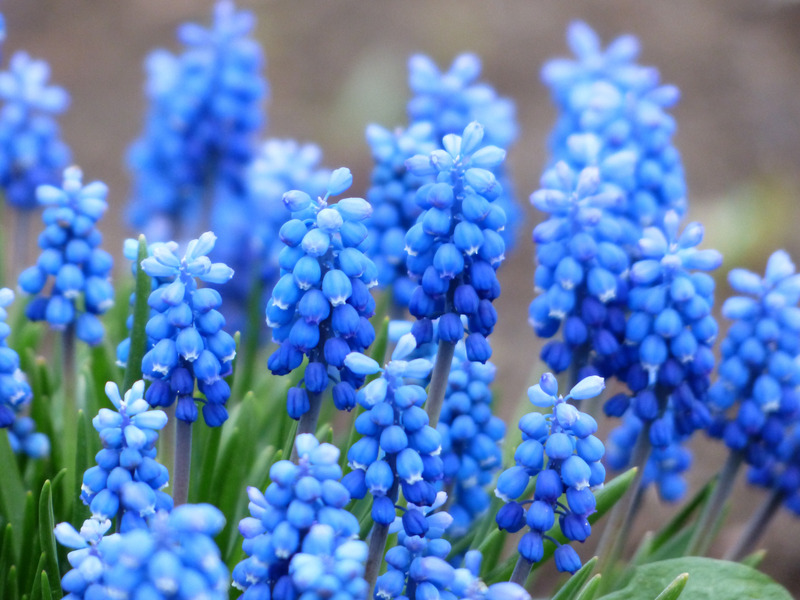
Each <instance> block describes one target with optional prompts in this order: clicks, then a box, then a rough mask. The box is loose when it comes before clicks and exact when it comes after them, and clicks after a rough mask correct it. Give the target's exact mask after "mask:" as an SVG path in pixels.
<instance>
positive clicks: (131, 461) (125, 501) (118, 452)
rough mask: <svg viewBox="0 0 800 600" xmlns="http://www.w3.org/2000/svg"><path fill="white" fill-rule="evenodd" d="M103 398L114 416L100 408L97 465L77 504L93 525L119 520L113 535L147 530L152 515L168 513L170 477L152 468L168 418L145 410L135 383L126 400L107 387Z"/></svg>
mask: <svg viewBox="0 0 800 600" xmlns="http://www.w3.org/2000/svg"><path fill="white" fill-rule="evenodd" d="M105 392H106V396H108V399H109V400H111V403H112V404H113V405H114V408H115V409H116V410H111V409H108V408H101V409H100V412H99V413H98V415H97V416H96V417H95V418H94V419H92V425H93V426H94V428H95V430H96V431H97V432H98V433H99V434H100V440H101V441H102V443H103V449H102V450H100V452H98V453H97V455H96V457H95V458H96V460H97V465H96V466H94V467H90V468H89V469H87V471H86V472H85V473H84V475H83V485H81V500H82V501H83V503H84V504H86V505H87V506H89V507H90V508H91V510H92V518H93V519H96V520H98V521H104V520H106V519H112V520H113V519H117V530H118V531H121V532H123V533H125V532H126V531H131V530H133V529H141V528H144V527H146V523H145V519H146V518H147V517H148V516H150V515H152V514H154V513H155V512H156V511H158V510H166V511H169V510H171V509H172V498H171V497H170V496H169V495H167V494H166V493H164V492H162V491H161V489H162V488H164V487H166V486H167V485H169V473H168V472H167V468H166V467H165V466H164V465H162V464H160V463H158V462H156V442H157V441H158V431H159V430H161V429H163V428H164V426H165V425H166V424H167V415H166V414H165V413H164V412H163V411H160V410H149V409H150V406H149V405H148V404H147V401H146V400H145V399H144V381H141V380H140V381H137V382H136V383H134V384H133V387H132V388H131V389H130V390H128V391H126V392H125V396H124V398H123V397H121V396H120V393H119V389H118V388H117V384H115V383H113V382H110V381H109V382H108V383H107V384H106V388H105Z"/></svg>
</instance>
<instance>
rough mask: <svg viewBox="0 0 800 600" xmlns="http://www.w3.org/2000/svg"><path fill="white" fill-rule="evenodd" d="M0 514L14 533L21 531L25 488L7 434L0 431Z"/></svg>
mask: <svg viewBox="0 0 800 600" xmlns="http://www.w3.org/2000/svg"><path fill="white" fill-rule="evenodd" d="M0 512H1V513H2V514H3V516H4V517H5V518H6V520H7V521H8V522H9V523H11V525H12V527H13V528H14V530H15V531H20V532H21V531H23V529H22V520H23V518H24V516H25V486H24V485H23V483H22V474H21V473H20V472H19V465H18V463H17V457H16V456H15V455H14V451H13V450H12V449H11V442H9V441H8V433H7V432H5V431H0ZM20 541H21V540H20ZM18 543H19V542H18Z"/></svg>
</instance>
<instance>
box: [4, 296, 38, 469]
mask: <svg viewBox="0 0 800 600" xmlns="http://www.w3.org/2000/svg"><path fill="white" fill-rule="evenodd" d="M13 301H14V292H13V291H11V290H10V289H8V288H0V428H5V429H6V431H7V432H8V441H9V443H10V444H11V449H12V450H13V451H14V453H15V454H25V455H26V456H30V457H31V458H42V457H44V456H46V455H47V454H49V452H50V440H48V439H47V436H46V435H45V434H43V433H38V432H36V423H34V421H33V419H31V418H30V417H28V416H24V411H25V409H26V408H27V406H28V405H29V404H30V401H31V398H32V397H33V392H32V391H31V386H30V385H29V384H28V379H27V377H25V373H23V372H22V370H21V369H20V366H19V355H18V354H17V352H16V350H14V349H13V348H11V347H10V346H9V345H8V341H7V340H8V336H9V335H10V334H11V328H10V327H9V326H8V323H7V322H6V320H7V319H8V311H7V310H6V309H7V308H8V306H9V305H10V304H11V303H12V302H13Z"/></svg>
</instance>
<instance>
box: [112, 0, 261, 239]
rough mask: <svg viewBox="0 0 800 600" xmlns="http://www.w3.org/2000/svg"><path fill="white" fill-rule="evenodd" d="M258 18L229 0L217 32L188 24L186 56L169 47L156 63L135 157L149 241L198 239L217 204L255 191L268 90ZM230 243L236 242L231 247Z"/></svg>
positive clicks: (217, 11)
mask: <svg viewBox="0 0 800 600" xmlns="http://www.w3.org/2000/svg"><path fill="white" fill-rule="evenodd" d="M254 24H255V18H254V16H253V14H252V13H250V12H246V11H237V10H236V7H235V6H234V4H233V2H230V1H228V0H220V1H218V2H217V3H216V5H215V7H214V17H213V23H212V25H211V26H210V27H209V28H206V27H203V26H201V25H198V24H194V23H189V24H184V25H182V26H181V27H180V28H179V29H178V32H177V36H178V40H179V41H180V42H181V44H183V46H184V47H185V51H184V52H183V54H181V55H173V54H171V53H169V52H167V51H165V50H159V51H156V52H154V53H153V54H151V55H150V56H149V57H148V59H147V62H146V67H147V71H148V83H147V87H146V94H147V96H148V100H149V109H148V114H147V118H146V123H145V127H144V131H143V133H142V135H141V137H140V138H139V139H138V140H137V141H136V142H134V144H133V145H132V147H131V149H130V152H129V157H128V163H129V168H130V170H131V171H132V174H133V177H134V192H133V197H132V198H131V203H130V207H129V211H130V213H129V214H130V219H131V222H132V224H133V225H134V226H136V227H137V228H145V231H146V233H147V237H148V238H149V239H152V240H154V241H164V240H166V239H170V238H172V237H175V236H176V235H181V234H183V237H188V235H186V233H187V232H192V231H193V230H194V229H196V228H197V227H202V226H203V225H204V224H205V225H207V224H208V221H207V219H208V215H209V213H210V210H211V206H209V205H208V203H209V202H210V201H211V200H213V201H214V202H217V201H223V200H224V201H225V202H227V201H237V200H238V199H239V198H241V197H242V196H243V195H244V193H245V188H246V182H245V169H246V167H247V165H248V164H249V162H250V160H251V158H252V156H253V154H254V153H255V151H256V138H255V136H256V134H257V132H258V130H259V129H260V128H261V127H262V125H263V121H264V119H265V117H264V114H263V110H262V107H261V105H262V103H263V101H264V99H265V97H266V95H267V83H266V81H265V80H264V78H263V77H262V75H261V71H262V68H263V63H264V60H263V57H262V52H261V48H260V46H259V45H258V44H257V43H256V41H255V40H254V39H253V38H251V37H250V33H251V32H252V30H253V27H254ZM178 226H180V227H181V228H183V231H176V229H177V227H178ZM226 238H227V236H226ZM229 241H230V242H231V243H235V241H236V240H235V239H231V240H228V239H223V240H222V243H223V244H227V243H228V242H229Z"/></svg>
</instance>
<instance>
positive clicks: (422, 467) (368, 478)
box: [343, 333, 444, 525]
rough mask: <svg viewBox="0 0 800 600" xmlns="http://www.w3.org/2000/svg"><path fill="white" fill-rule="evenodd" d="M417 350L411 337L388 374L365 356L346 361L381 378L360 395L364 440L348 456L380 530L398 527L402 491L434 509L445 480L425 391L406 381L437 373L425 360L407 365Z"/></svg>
mask: <svg viewBox="0 0 800 600" xmlns="http://www.w3.org/2000/svg"><path fill="white" fill-rule="evenodd" d="M415 348H416V342H415V340H414V336H413V335H412V334H411V333H408V334H405V335H404V336H403V337H402V338H401V339H400V341H399V342H398V344H397V346H396V348H395V349H394V352H393V353H392V360H391V361H390V362H389V363H388V364H387V365H386V367H385V368H384V369H381V368H380V366H379V365H378V363H377V362H375V361H374V360H373V359H371V358H368V357H367V356H364V355H363V354H359V353H352V354H350V355H348V356H347V358H346V359H345V364H346V365H348V366H349V367H350V369H351V370H353V371H354V372H356V373H359V374H361V375H372V374H376V373H378V372H381V376H380V377H379V378H377V379H374V380H373V381H371V382H370V383H368V384H367V385H366V386H365V387H364V388H363V389H361V390H359V392H358V403H359V404H360V405H361V406H362V407H363V408H364V412H363V413H361V414H360V415H359V416H358V417H357V418H356V421H355V430H356V431H357V432H358V433H359V434H360V435H361V436H362V437H361V439H359V440H358V441H357V442H355V443H354V444H353V445H352V446H351V447H350V449H349V450H348V452H347V460H348V464H349V465H350V468H351V469H352V471H351V472H350V473H348V474H347V475H346V476H345V478H344V480H343V483H344V484H345V485H346V486H347V487H348V489H349V490H350V494H351V495H352V496H353V497H354V498H363V497H364V496H365V495H366V493H367V492H369V493H370V494H371V495H372V497H373V502H372V519H373V521H374V522H375V523H377V524H379V525H389V524H391V523H393V522H394V520H395V514H396V510H395V509H396V507H395V504H396V503H397V500H398V497H399V491H400V489H402V492H403V497H404V498H405V499H406V500H408V502H410V503H412V504H416V505H419V506H431V505H432V504H433V503H434V501H435V500H436V487H435V485H436V483H437V482H438V481H439V480H440V479H441V478H442V475H443V467H444V465H443V463H442V458H441V456H440V453H441V450H442V440H441V435H440V434H439V432H438V431H436V429H434V428H433V427H431V426H430V425H429V418H428V413H426V412H425V410H424V409H423V408H422V406H423V404H424V403H425V401H426V400H427V395H426V393H425V389H424V388H423V387H422V386H420V385H417V384H414V383H406V381H405V380H406V378H408V379H410V380H422V379H425V378H427V377H428V375H429V374H430V372H431V369H432V368H433V364H432V363H431V361H429V360H428V359H425V358H415V359H411V360H405V359H406V358H408V356H409V354H411V352H412V351H413V350H414V349H415Z"/></svg>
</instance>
